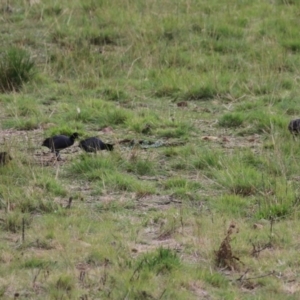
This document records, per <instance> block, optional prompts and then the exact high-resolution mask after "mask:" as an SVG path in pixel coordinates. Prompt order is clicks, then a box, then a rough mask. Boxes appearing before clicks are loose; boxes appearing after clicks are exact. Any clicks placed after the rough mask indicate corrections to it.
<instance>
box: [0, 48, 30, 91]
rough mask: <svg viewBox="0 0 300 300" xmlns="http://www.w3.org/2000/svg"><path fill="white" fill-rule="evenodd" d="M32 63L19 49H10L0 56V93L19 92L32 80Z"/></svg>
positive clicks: (25, 52)
mask: <svg viewBox="0 0 300 300" xmlns="http://www.w3.org/2000/svg"><path fill="white" fill-rule="evenodd" d="M34 66H35V64H34V62H33V61H32V59H31V57H30V54H29V53H28V52H27V51H26V50H24V49H20V48H16V47H13V48H10V49H8V50H7V51H6V52H4V53H2V55H1V56H0V91H2V92H11V91H19V90H20V89H21V87H22V85H23V84H24V83H26V82H28V81H30V80H31V79H32V78H33V75H34Z"/></svg>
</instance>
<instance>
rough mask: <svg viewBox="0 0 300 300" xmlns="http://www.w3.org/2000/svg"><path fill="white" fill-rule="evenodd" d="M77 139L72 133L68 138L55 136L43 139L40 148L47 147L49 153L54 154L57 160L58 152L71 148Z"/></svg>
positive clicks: (75, 133) (76, 135) (75, 134)
mask: <svg viewBox="0 0 300 300" xmlns="http://www.w3.org/2000/svg"><path fill="white" fill-rule="evenodd" d="M77 138H78V133H77V132H74V133H73V134H72V135H71V136H70V137H68V136H66V135H55V136H53V137H50V138H47V139H45V140H44V142H43V144H42V146H45V147H48V148H49V149H51V152H55V154H56V157H57V158H58V159H59V158H60V156H59V151H60V150H63V149H65V148H68V147H70V146H72V145H73V144H74V141H75V139H77Z"/></svg>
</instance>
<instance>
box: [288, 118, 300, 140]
mask: <svg viewBox="0 0 300 300" xmlns="http://www.w3.org/2000/svg"><path fill="white" fill-rule="evenodd" d="M288 129H289V131H290V133H291V134H293V135H294V136H295V135H297V134H299V133H300V119H295V120H292V121H291V122H290V123H289V126H288Z"/></svg>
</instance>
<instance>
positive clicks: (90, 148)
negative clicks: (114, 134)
mask: <svg viewBox="0 0 300 300" xmlns="http://www.w3.org/2000/svg"><path fill="white" fill-rule="evenodd" d="M79 147H80V148H81V149H83V150H85V151H86V152H97V150H108V151H112V150H114V145H112V144H106V143H104V142H102V141H101V140H100V139H98V138H97V137H90V138H87V139H85V140H82V141H80V143H79Z"/></svg>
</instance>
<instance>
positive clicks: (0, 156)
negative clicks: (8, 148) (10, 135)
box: [0, 152, 12, 166]
mask: <svg viewBox="0 0 300 300" xmlns="http://www.w3.org/2000/svg"><path fill="white" fill-rule="evenodd" d="M10 160H12V157H11V156H10V155H9V154H8V153H7V152H0V166H4V165H6V164H7V163H8V162H9V161H10Z"/></svg>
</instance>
